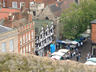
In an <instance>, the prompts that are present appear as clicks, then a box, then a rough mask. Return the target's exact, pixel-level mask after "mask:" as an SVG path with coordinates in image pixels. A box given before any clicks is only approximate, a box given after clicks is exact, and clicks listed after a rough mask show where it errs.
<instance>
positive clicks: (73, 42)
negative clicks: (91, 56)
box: [56, 40, 78, 44]
mask: <svg viewBox="0 0 96 72" xmlns="http://www.w3.org/2000/svg"><path fill="white" fill-rule="evenodd" d="M56 42H57V43H63V44H78V42H77V41H71V40H66V41H61V40H56Z"/></svg>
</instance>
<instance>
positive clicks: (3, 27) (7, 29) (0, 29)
mask: <svg viewBox="0 0 96 72" xmlns="http://www.w3.org/2000/svg"><path fill="white" fill-rule="evenodd" d="M10 30H12V29H11V28H9V27H5V26H2V25H0V34H1V33H4V32H8V31H10Z"/></svg>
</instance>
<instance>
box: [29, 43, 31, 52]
mask: <svg viewBox="0 0 96 72" xmlns="http://www.w3.org/2000/svg"><path fill="white" fill-rule="evenodd" d="M29 52H31V46H30V44H29Z"/></svg>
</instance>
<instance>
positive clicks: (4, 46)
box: [0, 25, 18, 53]
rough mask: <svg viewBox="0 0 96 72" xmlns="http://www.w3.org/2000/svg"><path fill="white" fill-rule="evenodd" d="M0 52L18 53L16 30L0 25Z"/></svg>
mask: <svg viewBox="0 0 96 72" xmlns="http://www.w3.org/2000/svg"><path fill="white" fill-rule="evenodd" d="M0 52H13V53H18V31H17V30H16V29H15V30H13V29H12V28H8V27H5V26H2V25H0Z"/></svg>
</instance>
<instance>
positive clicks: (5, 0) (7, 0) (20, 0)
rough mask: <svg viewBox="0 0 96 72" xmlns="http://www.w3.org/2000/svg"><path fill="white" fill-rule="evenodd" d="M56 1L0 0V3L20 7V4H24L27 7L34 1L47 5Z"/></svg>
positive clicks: (3, 5) (5, 5)
mask: <svg viewBox="0 0 96 72" xmlns="http://www.w3.org/2000/svg"><path fill="white" fill-rule="evenodd" d="M56 1H57V0H0V4H2V7H7V8H21V6H22V5H25V7H26V8H29V7H30V6H31V5H33V4H34V2H36V3H44V5H48V4H52V3H55V2H56ZM58 1H59V0H58Z"/></svg>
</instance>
